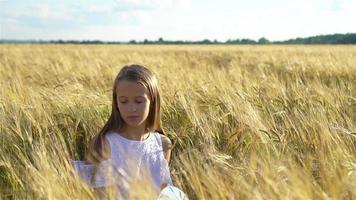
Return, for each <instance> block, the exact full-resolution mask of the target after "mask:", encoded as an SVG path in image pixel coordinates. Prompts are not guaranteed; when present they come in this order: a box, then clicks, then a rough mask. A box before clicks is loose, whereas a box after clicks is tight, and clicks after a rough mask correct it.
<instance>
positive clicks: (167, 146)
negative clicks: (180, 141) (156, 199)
mask: <svg viewBox="0 0 356 200" xmlns="http://www.w3.org/2000/svg"><path fill="white" fill-rule="evenodd" d="M161 140H162V147H163V155H164V158H165V159H166V160H167V163H169V161H170V160H171V152H172V147H173V146H172V142H171V140H170V139H169V138H168V137H167V136H165V135H161ZM167 185H168V184H167V183H163V184H162V185H161V190H162V189H163V188H165V187H166V186H167Z"/></svg>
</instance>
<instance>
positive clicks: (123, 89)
mask: <svg viewBox="0 0 356 200" xmlns="http://www.w3.org/2000/svg"><path fill="white" fill-rule="evenodd" d="M116 93H117V96H118V97H120V96H123V97H138V96H143V97H148V96H149V91H148V89H147V88H146V87H145V86H143V85H142V84H141V83H139V82H134V81H127V80H121V81H119V83H118V85H117V88H116Z"/></svg>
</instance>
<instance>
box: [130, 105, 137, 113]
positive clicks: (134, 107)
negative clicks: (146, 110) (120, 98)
mask: <svg viewBox="0 0 356 200" xmlns="http://www.w3.org/2000/svg"><path fill="white" fill-rule="evenodd" d="M136 110H137V109H136V106H134V105H131V106H130V107H129V111H130V112H135V111H136Z"/></svg>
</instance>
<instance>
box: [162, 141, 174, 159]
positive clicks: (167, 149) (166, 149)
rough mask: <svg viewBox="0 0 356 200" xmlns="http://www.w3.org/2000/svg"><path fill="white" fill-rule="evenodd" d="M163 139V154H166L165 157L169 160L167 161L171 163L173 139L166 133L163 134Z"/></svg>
mask: <svg viewBox="0 0 356 200" xmlns="http://www.w3.org/2000/svg"><path fill="white" fill-rule="evenodd" d="M161 140H162V147H163V154H164V158H165V159H166V160H167V162H168V163H169V161H170V159H171V152H172V142H171V140H170V139H169V138H168V137H167V136H165V135H161Z"/></svg>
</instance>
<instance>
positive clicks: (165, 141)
mask: <svg viewBox="0 0 356 200" xmlns="http://www.w3.org/2000/svg"><path fill="white" fill-rule="evenodd" d="M159 135H160V137H161V141H162V146H163V150H164V151H166V150H168V149H172V141H171V139H169V138H168V137H167V136H165V135H162V134H159Z"/></svg>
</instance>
